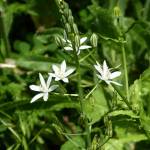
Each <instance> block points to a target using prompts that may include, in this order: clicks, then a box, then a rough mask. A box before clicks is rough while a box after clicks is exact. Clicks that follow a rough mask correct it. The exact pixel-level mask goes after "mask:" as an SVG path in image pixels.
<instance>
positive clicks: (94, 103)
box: [84, 87, 108, 124]
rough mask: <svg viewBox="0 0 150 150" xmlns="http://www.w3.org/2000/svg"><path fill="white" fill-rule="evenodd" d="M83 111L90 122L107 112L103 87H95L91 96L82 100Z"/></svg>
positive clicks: (92, 122) (97, 119)
mask: <svg viewBox="0 0 150 150" xmlns="http://www.w3.org/2000/svg"><path fill="white" fill-rule="evenodd" d="M84 112H85V113H86V115H87V117H88V119H89V121H90V123H91V124H94V123H95V122H97V121H99V120H100V119H101V118H102V117H103V116H104V114H106V113H107V112H108V105H107V101H106V98H105V96H104V92H103V89H102V88H101V87H99V88H98V89H96V90H95V91H94V92H93V93H92V95H91V97H90V98H89V99H87V100H85V102H84Z"/></svg>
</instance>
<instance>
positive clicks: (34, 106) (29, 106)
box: [0, 95, 79, 111]
mask: <svg viewBox="0 0 150 150" xmlns="http://www.w3.org/2000/svg"><path fill="white" fill-rule="evenodd" d="M63 108H75V109H79V104H78V103H77V102H71V101H68V100H67V98H65V97H61V96H52V95H50V96H49V100H48V101H47V102H43V101H42V100H39V101H37V102H35V103H30V101H17V102H8V103H4V104H1V105H0V110H1V111H8V110H22V111H25V110H38V109H45V110H46V109H47V110H49V111H60V110H61V109H63Z"/></svg>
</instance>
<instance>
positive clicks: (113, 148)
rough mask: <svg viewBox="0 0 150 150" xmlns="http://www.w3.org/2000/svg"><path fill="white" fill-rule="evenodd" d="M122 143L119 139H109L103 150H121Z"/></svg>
mask: <svg viewBox="0 0 150 150" xmlns="http://www.w3.org/2000/svg"><path fill="white" fill-rule="evenodd" d="M123 146H124V144H123V142H121V141H120V140H119V139H110V140H109V141H108V142H107V143H106V144H105V145H104V146H103V149H104V150H123Z"/></svg>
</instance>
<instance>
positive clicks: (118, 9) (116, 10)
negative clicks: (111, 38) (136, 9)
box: [114, 6, 121, 17]
mask: <svg viewBox="0 0 150 150" xmlns="http://www.w3.org/2000/svg"><path fill="white" fill-rule="evenodd" d="M114 16H115V17H120V16H121V10H120V7H119V6H116V7H114Z"/></svg>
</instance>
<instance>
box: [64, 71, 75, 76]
mask: <svg viewBox="0 0 150 150" xmlns="http://www.w3.org/2000/svg"><path fill="white" fill-rule="evenodd" d="M74 71H75V69H69V70H67V71H66V72H65V77H67V76H69V75H70V74H71V73H73V72H74Z"/></svg>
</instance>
